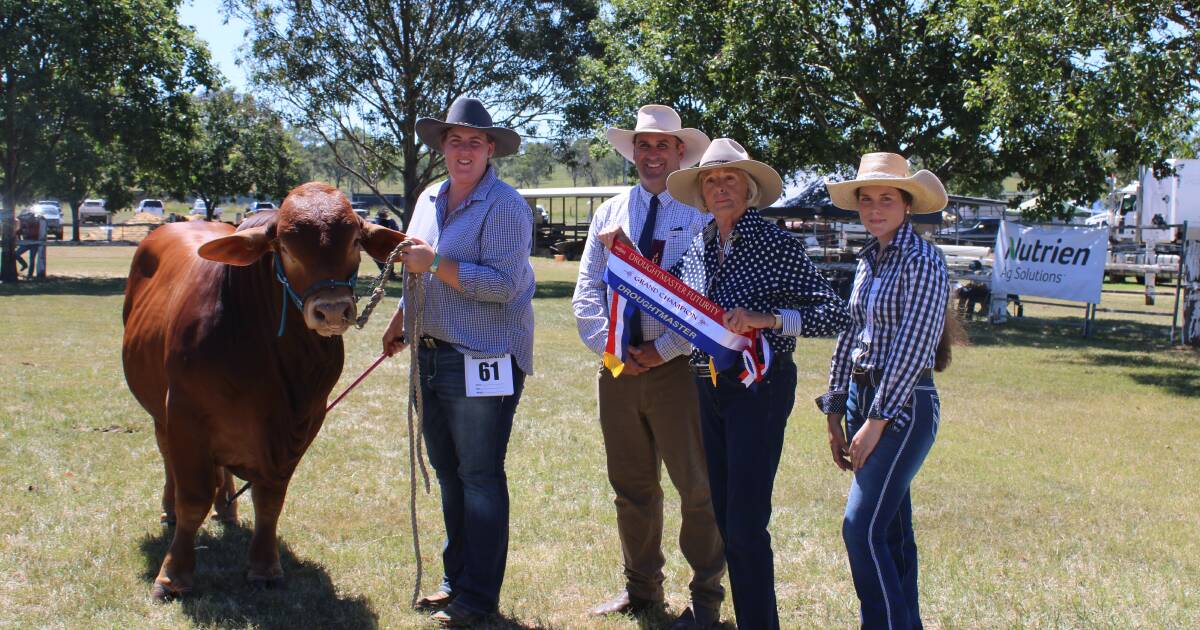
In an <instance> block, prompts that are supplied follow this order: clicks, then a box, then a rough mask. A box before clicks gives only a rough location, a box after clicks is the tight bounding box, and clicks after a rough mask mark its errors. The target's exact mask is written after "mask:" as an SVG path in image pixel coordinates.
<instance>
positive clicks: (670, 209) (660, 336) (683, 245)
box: [571, 184, 711, 361]
mask: <svg viewBox="0 0 1200 630" xmlns="http://www.w3.org/2000/svg"><path fill="white" fill-rule="evenodd" d="M649 210H650V192H649V191H647V190H646V189H645V188H642V186H641V185H640V184H639V185H637V186H634V187H633V188H631V189H630V190H629V192H627V193H624V194H620V195H617V196H616V197H613V198H612V199H609V200H608V201H605V202H604V203H603V204H601V205H600V207H599V208H597V209H596V213H595V214H594V215H593V216H592V226H591V229H590V230H588V238H587V244H585V245H584V247H583V257H582V259H581V260H580V263H579V278H578V279H577V280H576V282H575V297H574V298H573V299H572V300H571V306H572V307H573V308H574V309H575V325H576V327H577V328H578V329H579V337H580V339H582V340H583V343H584V344H585V345H587V347H588V348H590V349H591V350H592V352H595V353H596V354H599V355H603V354H604V345H605V343H607V341H608V306H609V304H611V302H612V293H611V292H610V291H609V290H608V285H606V284H605V283H604V269H605V268H606V267H607V266H608V255H609V251H608V249H607V248H605V247H604V244H603V243H601V242H600V239H598V238H597V237H596V235H597V234H599V233H600V232H603V231H604V230H607V229H608V228H611V227H614V226H621V228H623V229H624V230H625V234H626V235H628V236H629V238H630V240H632V241H633V242H634V243H637V242H638V239H640V238H641V236H642V227H644V226H645V224H646V213H647V212H649ZM710 219H711V217H709V216H708V215H707V214H702V213H701V212H700V211H699V210H696V209H695V208H693V207H691V206H689V205H687V204H685V203H683V202H681V201H677V200H675V199H673V198H672V197H671V193H669V192H667V191H665V190H664V191H663V192H661V193H659V195H658V218H657V219H656V220H655V222H654V239H655V240H656V241H663V251H662V260H661V261H660V262H659V266H660V267H662V268H663V269H670V268H671V265H674V264H675V263H676V262H677V261H678V260H679V258H680V257H681V256H683V253H684V252H686V251H687V248H688V246H689V244H691V242H692V238H693V237H695V236H696V234H698V233H699V232H700V230H702V229H704V226H705V225H707V224H708V222H709V220H710ZM642 254H644V255H649V254H650V253H649V252H642ZM641 325H642V339H646V340H647V341H649V340H651V339H653V340H654V348H655V349H656V350H658V354H659V355H661V356H662V358H663V360H664V361H670V360H671V359H674V358H675V357H678V356H682V355H685V354H687V353H688V352H689V351H690V350H691V344H689V343H688V342H687V341H685V340H684V339H683V338H682V337H680V336H678V335H675V334H673V333H667V329H666V327H664V326H663V325H662V324H661V323H659V322H658V320H656V319H654V318H653V317H642V318H641Z"/></svg>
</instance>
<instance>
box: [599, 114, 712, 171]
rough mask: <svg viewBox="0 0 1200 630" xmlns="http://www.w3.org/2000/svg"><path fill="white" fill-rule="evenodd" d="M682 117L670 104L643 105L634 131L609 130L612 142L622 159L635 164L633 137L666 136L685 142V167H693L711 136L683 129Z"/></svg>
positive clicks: (686, 128) (613, 128)
mask: <svg viewBox="0 0 1200 630" xmlns="http://www.w3.org/2000/svg"><path fill="white" fill-rule="evenodd" d="M682 124H683V123H682V122H681V121H680V120H679V114H676V113H675V110H673V109H671V108H670V107H667V106H666V105H643V106H642V107H641V108H640V109H638V115H637V124H636V125H634V128H633V129H618V128H616V127H609V128H608V133H607V135H608V141H609V142H610V143H612V145H613V148H614V149H616V150H617V153H620V154H621V157H623V158H625V159H626V160H629V161H630V162H632V161H633V138H634V136H636V135H637V134H639V133H665V134H668V135H672V136H675V137H676V138H679V139H680V140H682V141H683V159H681V160H680V161H679V163H680V165H681V166H691V165H693V164H695V163H696V161H697V160H699V159H700V156H701V155H703V154H704V150H705V149H707V148H708V136H706V135H704V132H703V131H700V130H699V129H692V128H691V127H681V126H680V125H682Z"/></svg>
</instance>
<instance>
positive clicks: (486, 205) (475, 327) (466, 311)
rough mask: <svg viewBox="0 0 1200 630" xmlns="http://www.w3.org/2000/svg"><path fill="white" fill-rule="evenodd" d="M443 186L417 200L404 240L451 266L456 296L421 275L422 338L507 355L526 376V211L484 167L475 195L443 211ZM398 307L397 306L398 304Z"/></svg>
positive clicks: (529, 328)
mask: <svg viewBox="0 0 1200 630" xmlns="http://www.w3.org/2000/svg"><path fill="white" fill-rule="evenodd" d="M449 189H450V182H448V181H447V182H443V183H441V184H434V185H433V186H430V187H429V188H427V189H425V191H424V192H422V193H421V195H420V196H419V197H418V198H417V205H416V208H414V209H413V218H412V222H411V223H410V224H409V226H408V231H407V234H410V235H412V236H416V237H418V238H420V239H422V240H424V241H425V242H427V243H429V244H430V245H432V246H433V248H434V250H436V251H437V253H438V254H439V255H440V256H441V257H442V258H445V259H450V260H453V261H456V262H457V263H458V281H459V283H461V284H462V287H463V290H462V292H459V291H457V290H455V289H454V287H451V286H450V285H448V284H446V283H444V282H442V281H441V280H439V279H438V278H437V277H436V276H434V275H433V274H428V273H427V274H424V281H425V312H424V315H423V319H422V323H421V327H422V332H423V333H424V334H426V335H429V336H430V337H435V338H437V339H441V340H442V341H447V342H450V343H451V344H453V345H454V347H455V348H457V349H458V350H459V351H460V352H462V353H464V354H469V355H472V356H487V355H498V354H504V353H510V354H512V355H513V358H514V359H516V361H517V366H518V367H520V368H521V371H522V372H525V373H526V374H532V373H533V302H532V300H533V292H534V278H533V267H531V266H530V264H529V250H530V247H531V245H532V241H531V239H532V238H533V213H532V212H531V211H530V210H529V204H528V203H527V202H526V201H525V200H524V199H522V198H521V195H519V194H518V193H517V191H516V190H514V189H513V187H512V186H509V185H508V184H506V183H504V182H502V181H500V179H499V178H498V177H496V170H495V168H494V167H491V166H489V167H488V170H487V172H486V173H484V175H483V178H482V179H480V180H479V184H478V185H477V186H476V187H475V190H473V191H471V195H470V196H469V197H467V199H466V201H464V202H463V204H462V205H461V206H459V207H458V208H456V209H454V210H453V211H450V209H448V208H447V207H446V206H447V204H448V201H449ZM401 307H403V304H401Z"/></svg>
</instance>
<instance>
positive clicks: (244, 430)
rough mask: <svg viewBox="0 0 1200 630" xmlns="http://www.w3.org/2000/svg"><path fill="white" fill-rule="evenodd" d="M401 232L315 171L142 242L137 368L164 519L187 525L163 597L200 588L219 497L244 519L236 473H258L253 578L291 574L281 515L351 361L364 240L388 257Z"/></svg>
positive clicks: (134, 305)
mask: <svg viewBox="0 0 1200 630" xmlns="http://www.w3.org/2000/svg"><path fill="white" fill-rule="evenodd" d="M402 238H403V235H402V234H401V233H399V232H396V231H393V230H388V229H386V228H381V227H378V226H375V225H371V224H366V223H364V222H363V221H362V220H361V219H359V218H358V216H356V215H355V214H354V212H353V211H352V210H351V209H350V203H349V201H347V199H346V197H345V195H343V194H342V193H340V192H338V191H337V190H336V189H334V188H332V187H330V186H328V185H326V184H321V183H316V182H312V183H308V184H304V185H302V186H299V187H297V188H296V189H294V190H293V191H292V192H291V193H290V194H289V195H288V196H287V199H285V200H284V202H283V205H282V207H281V208H280V209H279V211H278V212H276V213H265V214H262V215H256V216H255V217H254V218H253V219H251V220H249V221H247V222H246V223H243V224H242V225H241V226H240V227H239V228H238V230H237V231H234V230H233V228H231V227H229V226H227V225H225V224H221V223H203V222H194V223H176V224H170V225H165V226H163V227H161V228H159V229H157V230H155V231H154V232H152V233H151V234H150V236H148V237H147V238H146V239H145V240H143V241H142V243H141V245H139V246H138V249H137V252H136V253H135V254H134V258H133V263H132V265H131V268H130V270H129V281H128V284H127V285H126V288H125V311H124V320H125V339H124V345H123V360H124V365H125V378H126V380H127V381H128V383H129V389H130V390H132V391H133V395H134V396H136V397H137V399H138V402H140V403H141V404H142V406H143V407H145V408H146V411H148V412H149V413H150V415H151V416H153V417H154V434H155V437H156V438H157V440H158V448H159V451H160V452H161V453H162V455H163V463H164V465H165V468H166V483H165V485H164V487H163V497H162V504H163V512H164V514H163V520H164V522H167V523H168V524H169V523H172V522H174V523H175V525H176V527H175V535H174V538H173V539H172V541H171V547H170V549H169V550H168V551H167V555H166V558H164V559H163V563H162V567H161V569H160V570H159V572H158V577H157V578H156V579H155V581H154V582H155V585H154V590H153V594H154V595H155V597H158V598H163V597H167V596H169V595H172V594H181V593H185V592H187V591H188V590H190V589H191V587H192V582H193V572H194V570H195V552H194V545H195V538H196V530H197V529H198V528H199V527H200V525H201V524H202V523H203V521H204V519H205V518H206V517H207V516H208V514H209V511H210V510H211V509H212V506H213V501H214V498H217V499H218V500H217V505H218V514H217V516H218V517H219V518H223V519H225V520H229V521H236V519H237V512H236V506H234V505H232V504H230V505H228V506H226V500H227V499H230V498H232V493H231V492H230V491H231V489H232V477H231V476H230V473H232V474H233V475H236V476H238V477H240V478H242V479H245V480H247V481H250V482H252V483H253V486H252V500H253V503H254V536H253V537H252V538H251V541H250V563H249V570H248V572H247V577H248V579H249V580H250V581H251V582H252V583H266V584H274V583H278V582H280V581H282V577H283V571H282V569H281V568H280V565H279V548H278V544H277V542H276V538H275V531H276V524H277V522H278V518H279V514H280V511H281V510H282V509H283V501H284V495H285V494H286V492H287V487H288V482H289V480H290V479H291V477H292V473H293V472H294V471H295V470H296V465H297V464H298V463H299V462H300V457H301V456H303V455H304V452H305V450H307V449H308V446H309V444H311V443H312V440H313V438H315V437H316V435H317V431H318V430H320V428H321V423H322V422H323V421H324V419H325V405H326V400H327V398H328V396H329V392H330V390H331V389H332V388H333V386H334V384H335V383H336V382H337V380H338V377H339V376H340V375H341V372H342V359H343V349H342V338H341V334H342V333H343V332H345V331H346V329H347V328H349V327H350V325H351V323H353V320H354V316H355V310H356V309H355V303H354V299H353V288H352V287H351V286H347V285H349V284H350V283H349V282H348V280H349V279H351V278H353V277H354V276H355V274H356V273H357V270H358V265H359V260H360V255H361V254H360V252H361V251H362V250H364V249H365V250H366V251H367V253H368V254H370V255H371V256H373V257H375V258H377V259H383V258H386V256H387V254H388V253H389V252H391V250H392V248H393V247H395V245H396V244H397V243H399V242H400V240H401V239H402ZM278 264H281V265H282V269H281V270H282V272H283V274H282V276H281V277H279V276H277V270H276V265H278ZM281 279H282V280H283V281H281ZM296 301H300V302H301V303H302V304H301V305H302V308H298V307H297V306H296V304H295V302H296ZM281 318H285V321H284V322H281ZM280 331H282V334H277V333H279V332H280ZM218 493H219V496H218Z"/></svg>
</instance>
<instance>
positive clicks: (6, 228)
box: [0, 180, 17, 282]
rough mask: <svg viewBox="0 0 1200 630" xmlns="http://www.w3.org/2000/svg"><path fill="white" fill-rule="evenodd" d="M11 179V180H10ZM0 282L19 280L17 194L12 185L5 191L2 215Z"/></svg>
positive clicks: (0, 221)
mask: <svg viewBox="0 0 1200 630" xmlns="http://www.w3.org/2000/svg"><path fill="white" fill-rule="evenodd" d="M10 181H11V180H10ZM0 225H3V228H2V229H0V231H2V232H3V233H2V234H0V248H2V250H3V251H2V252H0V282H16V281H17V196H16V193H15V192H14V191H13V190H12V188H11V186H6V187H5V191H4V212H3V216H2V217H0Z"/></svg>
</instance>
